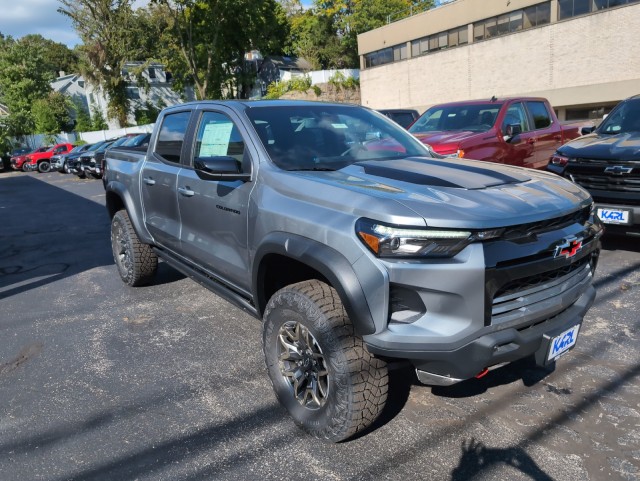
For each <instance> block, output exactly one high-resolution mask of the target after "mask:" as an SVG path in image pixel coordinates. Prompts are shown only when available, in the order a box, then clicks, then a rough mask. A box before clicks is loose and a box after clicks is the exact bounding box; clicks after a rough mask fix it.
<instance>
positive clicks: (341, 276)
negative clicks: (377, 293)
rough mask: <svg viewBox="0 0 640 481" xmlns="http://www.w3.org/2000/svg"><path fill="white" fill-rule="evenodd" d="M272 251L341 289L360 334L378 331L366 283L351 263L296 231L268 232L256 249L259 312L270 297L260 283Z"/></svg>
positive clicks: (255, 286) (254, 286)
mask: <svg viewBox="0 0 640 481" xmlns="http://www.w3.org/2000/svg"><path fill="white" fill-rule="evenodd" d="M269 254H279V255H282V256H284V257H289V258H291V259H294V260H297V261H299V262H301V263H303V264H306V265H308V266H309V267H311V268H313V269H315V270H316V271H318V272H319V273H320V274H322V275H323V276H324V277H325V278H326V279H327V280H328V281H329V282H330V283H331V285H332V287H333V288H334V289H335V290H336V291H337V292H338V295H339V296H340V300H341V301H342V304H343V305H344V308H345V310H346V311H347V314H348V316H349V319H351V322H352V323H353V326H354V329H355V331H356V334H358V335H360V336H364V335H366V334H373V333H374V332H375V323H374V320H373V316H372V315H371V309H370V307H369V304H368V302H367V299H366V297H365V294H364V290H363V289H362V285H361V284H360V281H359V279H358V276H357V275H356V273H355V271H354V269H353V266H352V265H351V263H350V262H349V261H348V260H347V259H346V257H344V256H343V255H342V254H341V253H340V252H338V251H337V250H335V249H333V248H331V247H329V246H327V245H325V244H322V243H320V242H317V241H314V240H312V239H309V238H306V237H302V236H299V235H296V234H288V233H285V232H273V233H271V234H268V235H267V236H266V237H265V238H264V239H263V241H262V243H261V244H260V246H259V247H258V249H257V250H256V254H255V256H254V261H253V269H252V291H253V298H254V299H256V301H257V308H258V313H259V315H260V316H262V314H263V313H264V309H265V307H266V305H267V302H268V299H265V298H264V294H263V293H262V292H263V291H262V290H260V289H258V286H259V285H260V284H261V283H262V282H263V281H264V272H263V269H262V268H261V264H262V259H263V258H264V257H265V256H267V255H269Z"/></svg>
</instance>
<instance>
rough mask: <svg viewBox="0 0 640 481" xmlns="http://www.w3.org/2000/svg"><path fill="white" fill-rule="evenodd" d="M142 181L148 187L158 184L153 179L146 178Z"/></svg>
mask: <svg viewBox="0 0 640 481" xmlns="http://www.w3.org/2000/svg"><path fill="white" fill-rule="evenodd" d="M142 180H143V182H144V183H145V184H147V185H154V184H155V183H156V181H155V180H153V179H152V178H151V177H144V178H143V179H142Z"/></svg>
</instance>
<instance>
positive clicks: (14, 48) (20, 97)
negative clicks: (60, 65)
mask: <svg viewBox="0 0 640 481" xmlns="http://www.w3.org/2000/svg"><path fill="white" fill-rule="evenodd" d="M44 55H45V52H44V47H43V45H42V44H40V43H38V42H35V43H34V42H31V41H30V39H29V38H26V39H25V38H22V39H20V40H14V39H13V38H11V37H7V38H3V39H1V45H0V102H2V103H3V104H4V105H6V106H7V108H8V109H9V117H8V118H7V119H6V121H5V129H6V131H7V133H8V134H9V135H11V136H16V137H22V136H24V135H28V134H31V133H33V131H34V128H35V121H34V118H33V115H32V113H31V105H32V104H33V102H34V101H36V100H38V99H44V98H46V97H47V96H48V95H49V92H50V91H51V87H50V86H49V82H50V81H51V80H52V79H53V75H52V72H51V71H49V70H48V68H47V65H46V64H45V62H44Z"/></svg>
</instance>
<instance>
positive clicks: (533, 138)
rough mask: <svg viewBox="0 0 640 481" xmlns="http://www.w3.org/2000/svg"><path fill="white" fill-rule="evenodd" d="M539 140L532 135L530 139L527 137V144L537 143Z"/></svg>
mask: <svg viewBox="0 0 640 481" xmlns="http://www.w3.org/2000/svg"><path fill="white" fill-rule="evenodd" d="M537 140H538V139H536V138H535V137H531V138H530V139H527V144H535V143H536V141H537Z"/></svg>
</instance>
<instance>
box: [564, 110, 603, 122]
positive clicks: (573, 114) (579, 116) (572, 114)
mask: <svg viewBox="0 0 640 481" xmlns="http://www.w3.org/2000/svg"><path fill="white" fill-rule="evenodd" d="M611 110H613V107H586V108H578V109H567V111H566V113H565V116H566V120H602V117H604V116H605V115H607V114H609V112H611Z"/></svg>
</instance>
